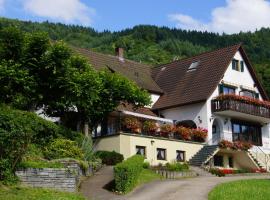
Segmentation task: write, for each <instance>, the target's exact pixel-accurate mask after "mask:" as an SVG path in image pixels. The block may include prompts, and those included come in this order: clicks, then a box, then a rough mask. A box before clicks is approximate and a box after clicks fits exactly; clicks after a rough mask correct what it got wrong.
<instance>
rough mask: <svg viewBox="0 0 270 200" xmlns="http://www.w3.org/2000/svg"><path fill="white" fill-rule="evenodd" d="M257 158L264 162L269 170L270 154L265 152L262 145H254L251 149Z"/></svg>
mask: <svg viewBox="0 0 270 200" xmlns="http://www.w3.org/2000/svg"><path fill="white" fill-rule="evenodd" d="M249 152H250V153H251V154H252V155H253V156H255V159H256V160H257V161H258V162H260V163H261V164H263V165H264V166H263V167H265V168H266V170H267V171H269V166H268V165H269V162H270V154H267V153H265V152H264V151H263V150H262V149H261V147H259V146H253V149H252V150H250V151H249Z"/></svg>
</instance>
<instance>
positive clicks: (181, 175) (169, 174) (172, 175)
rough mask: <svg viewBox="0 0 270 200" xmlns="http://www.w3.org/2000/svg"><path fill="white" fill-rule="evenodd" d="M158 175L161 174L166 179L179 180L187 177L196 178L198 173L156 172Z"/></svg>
mask: <svg viewBox="0 0 270 200" xmlns="http://www.w3.org/2000/svg"><path fill="white" fill-rule="evenodd" d="M156 173H157V174H160V175H161V176H163V177H164V178H167V179H177V178H185V177H195V176H197V173H196V172H194V171H187V172H174V171H167V170H156Z"/></svg>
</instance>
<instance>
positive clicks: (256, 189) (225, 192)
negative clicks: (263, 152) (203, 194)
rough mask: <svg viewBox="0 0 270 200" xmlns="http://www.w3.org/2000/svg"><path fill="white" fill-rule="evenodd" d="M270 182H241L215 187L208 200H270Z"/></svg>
mask: <svg viewBox="0 0 270 200" xmlns="http://www.w3.org/2000/svg"><path fill="white" fill-rule="evenodd" d="M269 188H270V180H267V179H264V180H256V179H251V180H241V181H234V182H230V183H223V184H220V185H218V186H217V187H215V188H214V189H213V190H212V191H211V192H210V193H209V196H208V200H267V199H270V189H269Z"/></svg>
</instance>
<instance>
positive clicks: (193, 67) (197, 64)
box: [187, 61, 200, 72]
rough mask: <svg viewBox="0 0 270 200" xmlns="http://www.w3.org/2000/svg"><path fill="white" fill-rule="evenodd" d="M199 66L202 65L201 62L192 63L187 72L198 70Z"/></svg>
mask: <svg viewBox="0 0 270 200" xmlns="http://www.w3.org/2000/svg"><path fill="white" fill-rule="evenodd" d="M199 64H200V61H195V62H192V63H191V64H190V66H189V68H188V70H187V71H188V72H189V71H193V70H196V69H197V68H198V66H199Z"/></svg>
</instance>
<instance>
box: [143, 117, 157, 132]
mask: <svg viewBox="0 0 270 200" xmlns="http://www.w3.org/2000/svg"><path fill="white" fill-rule="evenodd" d="M157 129H158V125H157V124H156V122H155V121H150V120H147V121H145V122H144V123H143V130H144V131H145V132H146V133H148V134H151V135H153V134H154V133H156V131H157Z"/></svg>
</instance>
